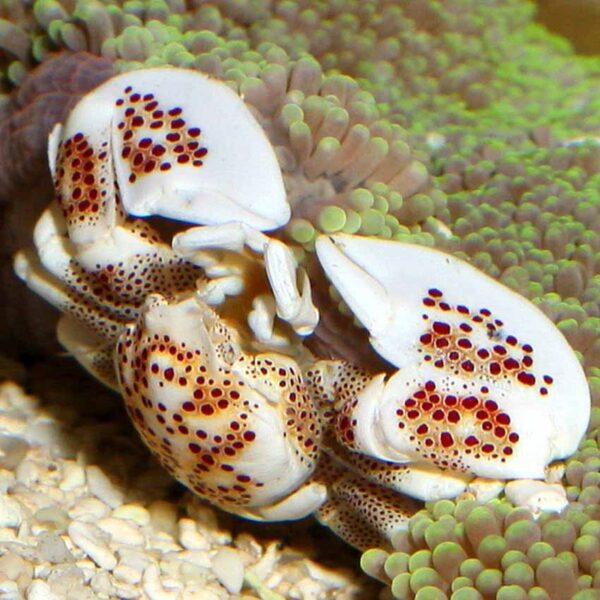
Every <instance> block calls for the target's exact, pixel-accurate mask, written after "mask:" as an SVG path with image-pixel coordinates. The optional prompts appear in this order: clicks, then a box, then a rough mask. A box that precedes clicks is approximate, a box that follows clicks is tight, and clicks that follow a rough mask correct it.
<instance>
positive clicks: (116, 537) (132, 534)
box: [96, 517, 144, 546]
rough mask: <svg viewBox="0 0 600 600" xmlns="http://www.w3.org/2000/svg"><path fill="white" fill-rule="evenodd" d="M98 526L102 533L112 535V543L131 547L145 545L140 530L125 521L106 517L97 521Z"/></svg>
mask: <svg viewBox="0 0 600 600" xmlns="http://www.w3.org/2000/svg"><path fill="white" fill-rule="evenodd" d="M96 524H97V525H98V527H99V528H100V529H102V531H105V532H106V533H108V534H109V535H110V537H111V542H114V543H117V544H127V545H131V546H142V545H143V544H144V535H143V534H142V532H141V531H140V530H139V528H138V527H136V526H135V525H131V524H130V523H128V522H127V521H124V520H123V519H115V518H114V517H105V518H104V519H100V520H99V521H97V523H96Z"/></svg>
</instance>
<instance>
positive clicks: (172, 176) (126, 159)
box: [49, 67, 290, 241]
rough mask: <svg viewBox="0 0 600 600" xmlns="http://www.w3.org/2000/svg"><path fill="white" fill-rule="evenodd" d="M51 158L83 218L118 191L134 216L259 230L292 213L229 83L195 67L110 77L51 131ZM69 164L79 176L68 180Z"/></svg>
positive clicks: (260, 137)
mask: <svg viewBox="0 0 600 600" xmlns="http://www.w3.org/2000/svg"><path fill="white" fill-rule="evenodd" d="M49 155H50V160H51V164H55V168H54V171H55V173H56V176H57V179H58V186H57V188H58V189H59V190H61V193H62V194H63V200H64V201H65V202H68V203H69V204H70V205H71V204H72V205H74V206H75V210H76V211H77V213H82V212H85V213H86V215H88V216H89V215H91V214H96V215H102V214H103V213H104V206H103V204H102V202H103V201H104V200H108V201H110V200H111V199H112V197H113V196H114V189H113V188H116V189H118V190H119V192H120V195H121V198H122V201H123V208H124V210H125V212H126V213H127V214H129V215H134V216H138V217H145V216H150V215H160V216H163V217H167V218H172V219H177V220H180V221H185V222H189V223H195V224H211V225H212V224H218V223H227V222H234V221H238V222H244V223H247V224H249V225H251V226H253V227H255V228H257V229H262V230H266V229H273V228H276V227H280V226H282V225H284V224H285V223H286V222H287V221H288V220H289V217H290V207H289V205H288V204H287V202H286V197H285V189H284V186H283V179H282V176H281V171H280V168H279V165H278V162H277V158H276V156H275V152H274V150H273V147H272V145H271V144H270V142H269V140H268V138H267V136H266V135H265V133H264V131H263V129H262V127H261V126H260V125H259V123H258V122H257V121H256V119H255V118H254V116H253V115H252V113H251V111H250V110H249V109H248V108H247V107H246V105H245V104H244V102H243V100H242V99H241V98H240V97H239V96H238V95H237V94H236V93H235V92H234V91H233V90H231V89H230V88H229V87H228V86H227V85H226V84H224V83H222V82H219V81H216V80H213V79H211V78H209V77H208V76H206V75H203V74H202V73H199V72H198V71H192V70H186V69H177V68H170V67H162V68H150V69H140V70H138V71H133V72H130V73H124V74H122V75H118V76H116V77H113V78H112V79H110V80H108V81H107V82H105V83H103V84H102V85H100V86H99V87H97V88H96V89H94V90H92V91H91V92H90V93H88V94H87V95H86V96H84V97H83V98H82V99H81V100H80V101H79V102H78V103H77V105H76V106H75V107H74V108H73V110H72V111H71V113H70V114H69V117H68V119H67V120H66V122H65V123H64V125H63V126H62V127H60V128H58V129H56V130H55V131H54V133H53V137H52V139H51V144H50V152H49ZM82 167H83V169H84V171H83V172H81V169H82ZM61 169H64V173H63V172H62V171H61ZM86 169H87V170H86ZM69 170H75V172H77V173H79V172H81V177H80V178H77V179H75V180H73V179H72V178H71V177H70V171H69ZM67 174H69V176H67ZM63 175H64V176H63ZM100 185H103V186H105V187H104V188H101V187H99V186H100ZM107 187H108V190H107V189H106V188H107ZM63 188H64V189H63ZM102 191H105V192H106V194H105V195H103V194H102ZM95 239H97V236H95ZM78 241H84V240H78ZM88 241H91V240H88Z"/></svg>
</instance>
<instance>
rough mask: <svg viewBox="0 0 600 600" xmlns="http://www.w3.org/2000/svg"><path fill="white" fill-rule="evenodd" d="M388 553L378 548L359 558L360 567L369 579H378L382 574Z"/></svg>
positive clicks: (364, 553)
mask: <svg viewBox="0 0 600 600" xmlns="http://www.w3.org/2000/svg"><path fill="white" fill-rule="evenodd" d="M388 556H389V555H388V553H387V552H386V551H385V550H381V549H380V548H371V549H370V550H367V551H366V552H363V554H362V556H361V557H360V567H361V569H362V570H363V571H364V572H365V573H366V574H367V575H371V577H376V578H379V577H381V575H382V574H383V573H384V571H383V567H384V564H385V562H386V561H387V559H388Z"/></svg>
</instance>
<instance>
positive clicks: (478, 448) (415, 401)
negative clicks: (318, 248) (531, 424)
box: [396, 381, 519, 471]
mask: <svg viewBox="0 0 600 600" xmlns="http://www.w3.org/2000/svg"><path fill="white" fill-rule="evenodd" d="M409 394H410V395H408V396H407V397H406V399H405V400H404V401H403V402H401V403H400V408H398V409H397V410H396V417H397V427H398V430H399V432H402V433H403V435H405V436H407V437H408V441H409V442H410V443H411V446H412V447H413V448H414V450H415V451H416V452H417V453H418V454H419V455H420V456H421V457H422V458H423V459H425V460H428V461H430V462H432V463H433V464H435V465H436V466H438V467H441V468H450V469H452V470H455V471H464V470H467V468H466V467H465V463H464V460H463V459H464V458H465V457H471V458H473V459H475V460H482V459H483V460H493V461H499V462H506V459H507V458H508V457H510V456H511V455H512V454H513V452H514V448H515V445H516V444H517V443H518V441H519V435H518V433H516V432H514V431H513V429H512V427H511V419H510V416H509V415H508V414H507V413H505V412H503V411H502V410H500V408H499V407H498V403H497V402H496V401H495V400H494V399H493V397H492V396H491V395H490V393H489V389H488V388H487V387H486V386H481V387H480V388H479V390H478V391H477V393H476V394H475V393H474V394H467V393H464V394H456V393H449V392H447V391H442V390H441V389H438V387H437V386H436V383H435V382H434V381H425V382H422V383H419V382H415V383H414V384H413V385H412V386H411V388H410V391H409Z"/></svg>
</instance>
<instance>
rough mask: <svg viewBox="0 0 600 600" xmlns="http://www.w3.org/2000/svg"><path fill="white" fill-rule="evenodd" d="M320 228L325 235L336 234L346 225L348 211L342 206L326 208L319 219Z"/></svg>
mask: <svg viewBox="0 0 600 600" xmlns="http://www.w3.org/2000/svg"><path fill="white" fill-rule="evenodd" d="M317 222H318V225H319V227H320V228H321V229H322V230H323V231H324V232H325V233H334V232H336V231H340V230H341V229H343V227H344V225H345V224H346V211H345V210H344V209H343V208H341V207H340V206H326V207H325V208H324V209H323V210H321V212H320V213H319V217H318V219H317Z"/></svg>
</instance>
